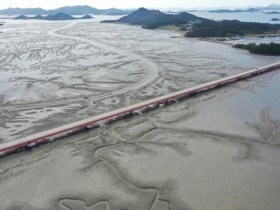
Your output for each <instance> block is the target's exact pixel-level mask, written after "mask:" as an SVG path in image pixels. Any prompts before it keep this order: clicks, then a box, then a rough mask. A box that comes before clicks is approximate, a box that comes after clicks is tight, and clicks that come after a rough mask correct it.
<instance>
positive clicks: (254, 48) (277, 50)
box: [234, 42, 280, 55]
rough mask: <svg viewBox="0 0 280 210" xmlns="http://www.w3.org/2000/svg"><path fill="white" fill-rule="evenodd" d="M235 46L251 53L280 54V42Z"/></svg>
mask: <svg viewBox="0 0 280 210" xmlns="http://www.w3.org/2000/svg"><path fill="white" fill-rule="evenodd" d="M234 47H235V48H239V49H245V50H248V51H249V52H250V53H254V54H260V55H280V44H276V43H273V42H272V43H270V44H260V45H257V44H255V43H251V44H246V45H245V44H237V45H235V46H234Z"/></svg>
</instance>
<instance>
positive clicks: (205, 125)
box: [0, 70, 280, 210]
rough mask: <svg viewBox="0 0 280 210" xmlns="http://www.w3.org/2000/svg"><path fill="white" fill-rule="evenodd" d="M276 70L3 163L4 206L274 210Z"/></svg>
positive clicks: (9, 209) (278, 137) (279, 130)
mask: <svg viewBox="0 0 280 210" xmlns="http://www.w3.org/2000/svg"><path fill="white" fill-rule="evenodd" d="M279 82H280V72H279V70H277V71H275V72H271V73H267V74H265V75H261V76H258V77H255V78H252V79H249V80H246V81H242V82H238V83H236V84H233V85H230V86H227V87H224V88H220V89H217V90H215V91H211V92H209V93H206V94H201V95H199V96H196V97H193V98H190V99H186V100H184V101H181V102H179V103H176V104H173V105H170V106H166V107H162V108H159V109H157V110H154V111H150V112H148V113H145V114H141V115H138V116H135V117H133V118H129V119H126V120H123V121H119V122H117V123H114V124H111V125H108V126H106V127H103V128H100V129H96V130H90V131H88V132H87V133H82V134H79V135H76V136H72V137H69V138H67V139H64V140H61V141H56V142H53V143H51V144H47V145H42V146H40V147H39V148H34V149H32V150H30V151H26V152H22V153H19V154H15V155H12V156H9V157H5V158H2V159H0V194H1V196H0V209H1V210H2V209H3V210H18V209H21V210H48V209H49V210H55V209H58V210H124V209H125V210H170V209H172V210H225V209H226V210H279V206H280V200H279V197H280V173H279V172H280V161H279V160H280V95H279V93H278V90H279Z"/></svg>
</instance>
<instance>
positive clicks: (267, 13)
mask: <svg viewBox="0 0 280 210" xmlns="http://www.w3.org/2000/svg"><path fill="white" fill-rule="evenodd" d="M265 14H266V15H278V14H280V12H277V11H273V12H266V13H265Z"/></svg>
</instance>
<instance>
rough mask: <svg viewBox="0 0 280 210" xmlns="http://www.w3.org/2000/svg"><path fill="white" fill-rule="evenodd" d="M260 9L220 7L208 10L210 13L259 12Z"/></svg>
mask: <svg viewBox="0 0 280 210" xmlns="http://www.w3.org/2000/svg"><path fill="white" fill-rule="evenodd" d="M261 11H262V10H260V9H255V8H250V9H247V10H240V9H237V10H228V9H220V10H210V11H209V12H211V13H238V12H261Z"/></svg>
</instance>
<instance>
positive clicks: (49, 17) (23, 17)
mask: <svg viewBox="0 0 280 210" xmlns="http://www.w3.org/2000/svg"><path fill="white" fill-rule="evenodd" d="M92 18H93V17H92V16H90V15H85V16H83V17H81V18H75V17H73V16H71V15H68V14H66V13H63V12H60V13H57V14H55V15H47V16H42V15H36V16H32V17H30V16H26V15H20V16H17V17H15V18H14V19H15V20H76V19H92Z"/></svg>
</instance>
